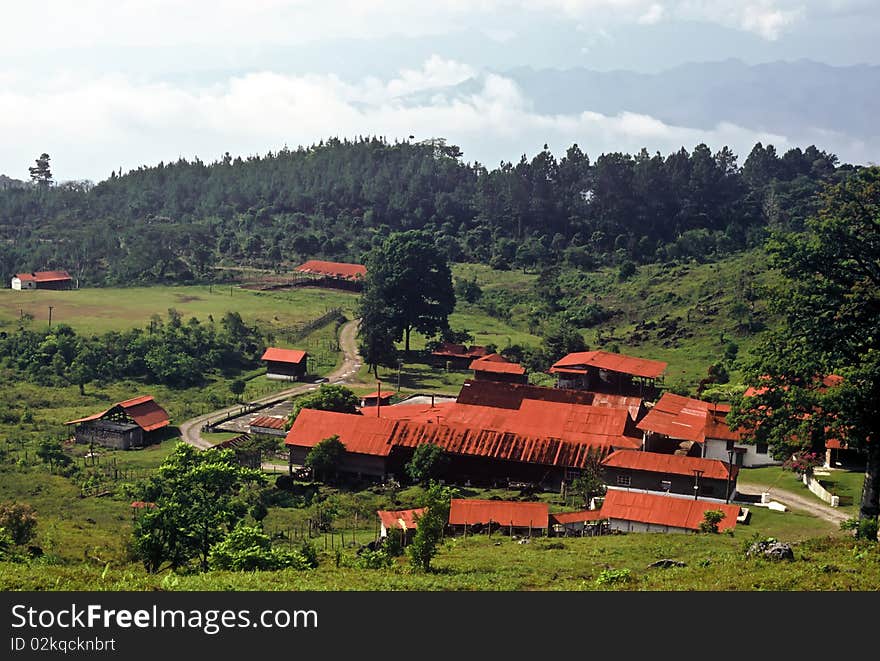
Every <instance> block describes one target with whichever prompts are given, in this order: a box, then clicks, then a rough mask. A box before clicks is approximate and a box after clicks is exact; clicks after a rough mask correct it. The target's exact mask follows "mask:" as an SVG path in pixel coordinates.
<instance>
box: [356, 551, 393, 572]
mask: <svg viewBox="0 0 880 661" xmlns="http://www.w3.org/2000/svg"><path fill="white" fill-rule="evenodd" d="M393 562H394V561H393V560H392V559H391V556H390V555H388V554H387V553H386V552H385V551H384V550H383V549H376V550H375V551H370V550H367V549H365V550H364V551H362V552H361V554H360V555H359V556H358V558H357V560H356V561H355V566H357V567H359V568H360V569H385V568H386V567H390V566H391V564H392V563H393Z"/></svg>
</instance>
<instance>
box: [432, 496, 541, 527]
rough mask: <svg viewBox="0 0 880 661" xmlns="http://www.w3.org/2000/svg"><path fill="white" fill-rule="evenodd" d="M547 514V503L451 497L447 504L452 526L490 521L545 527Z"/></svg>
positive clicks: (520, 525)
mask: <svg viewBox="0 0 880 661" xmlns="http://www.w3.org/2000/svg"><path fill="white" fill-rule="evenodd" d="M549 515H550V509H549V507H548V506H547V503H527V502H520V501H513V500H478V499H469V498H453V499H452V501H451V502H450V504H449V523H450V524H451V525H454V526H460V525H464V524H467V525H471V524H474V523H483V524H487V523H489V522H490V521H491V522H492V523H498V524H500V525H502V526H514V527H516V528H528V527H529V526H531V527H532V528H546V527H547V523H548V518H549Z"/></svg>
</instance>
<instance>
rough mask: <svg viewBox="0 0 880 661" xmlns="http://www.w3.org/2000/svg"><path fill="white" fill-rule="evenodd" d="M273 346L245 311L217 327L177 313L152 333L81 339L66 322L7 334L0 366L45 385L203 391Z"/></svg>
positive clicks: (1, 341) (0, 341)
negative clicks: (127, 383)
mask: <svg viewBox="0 0 880 661" xmlns="http://www.w3.org/2000/svg"><path fill="white" fill-rule="evenodd" d="M264 348H265V344H264V342H263V338H262V337H261V336H260V335H259V333H258V332H257V330H256V329H254V328H252V327H250V326H248V325H247V324H245V323H244V322H243V321H242V318H241V316H240V315H239V314H238V313H237V312H227V313H226V314H225V315H224V316H223V318H222V319H221V320H220V322H219V324H215V323H214V321H213V320H211V321H209V322H208V323H202V322H200V321H199V320H198V319H196V318H195V317H193V318H191V319H190V320H189V321H186V322H185V321H183V319H182V318H181V316H180V314H179V313H178V312H177V311H175V310H174V309H173V308H172V309H170V310H169V311H168V318H167V319H166V320H163V319H161V318H160V317H159V316H158V315H156V316H155V317H154V318H153V320H152V321H151V322H150V326H149V327H148V328H133V329H130V330H126V331H112V332H109V333H105V334H103V335H99V336H94V337H85V336H82V335H78V334H77V333H76V331H75V330H74V329H73V328H71V327H70V326H67V325H66V324H58V325H57V326H54V327H52V328H50V329H45V330H39V331H37V330H32V329H27V328H22V329H20V330H18V331H17V332H14V333H9V334H6V333H3V334H2V335H0V364H4V365H5V366H6V367H7V368H10V369H12V370H14V371H16V372H17V373H18V374H20V375H22V376H23V377H24V378H26V379H29V380H32V381H34V382H36V383H39V384H41V385H54V386H59V385H68V384H76V385H78V386H79V387H80V391H81V392H82V391H83V389H84V387H85V385H86V384H88V383H89V382H91V381H118V380H120V379H126V378H139V379H144V380H146V381H148V382H151V383H161V384H165V385H169V386H172V387H187V386H193V385H198V384H199V383H201V382H202V380H203V379H204V375H205V374H206V373H207V372H210V371H213V370H217V369H223V370H237V369H242V368H247V367H255V366H257V365H258V364H259V356H260V351H261V350H262V349H264Z"/></svg>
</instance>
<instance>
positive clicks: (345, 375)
mask: <svg viewBox="0 0 880 661" xmlns="http://www.w3.org/2000/svg"><path fill="white" fill-rule="evenodd" d="M357 326H358V320H357V319H354V320H353V321H348V322H346V323H345V324H343V326H342V328H341V329H340V331H339V347H340V348H341V349H342V354H343V358H342V364H341V365H340V366H339V367H338V368H336V369H335V370H334V371H333V372H331V373H330V374H329V375H328V376H327V381H328V382H330V383H351V382H352V381H355V380H356V379H357V373H358V370H359V369H360V367H361V357H360V354H358V350H357V342H356V340H355V337H356V335H357ZM317 388H318V386H317V385H315V384H313V383H306V384H301V385H298V386H294V387H292V388H287V389H286V390H281V391H279V392H276V393H272V394H271V395H267V396H265V397H260V398H259V399H255V400H253V403H255V404H271V403H274V402H278V401H281V400H283V399H287V398H288V397H292V396H293V395H301V394H303V393H306V392H309V391H310V390H316V389H317ZM241 409H242V406H241V405H240V404H238V405H236V406H229V407H227V408H225V409H219V410H217V411H212V412H211V413H206V414H205V415H200V416H199V417H197V418H192V419H190V420H187V421H186V422H183V423H181V425H180V436H181V438H182V439H183V440H184V442H186V443H189V444H190V445H193V446H195V447H197V448H201V449H205V448H209V447H211V445H212V444H211V443H210V442H209V441H206V440H205V439H203V438H202V427H204V426H205V425H206V424H209V423H210V422H211V421H212V420H219V419H221V418H224V417H226V416H227V415H228V414H230V413H235V412H237V411H240V410H241Z"/></svg>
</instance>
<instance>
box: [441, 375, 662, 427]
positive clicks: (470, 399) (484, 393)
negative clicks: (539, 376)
mask: <svg viewBox="0 0 880 661" xmlns="http://www.w3.org/2000/svg"><path fill="white" fill-rule="evenodd" d="M525 399H536V400H540V401H544V402H561V403H565V404H588V405H591V406H602V407H607V408H617V409H626V410H627V411H628V413H629V416H630V418H632V420H633V421H636V422H637V421H638V420H641V419H642V417H643V416H644V414H645V413H647V409H646V408H645V403H644V401H643V400H642V399H641V398H640V397H625V396H623V395H609V394H606V393H595V392H588V391H586V390H563V389H560V388H546V387H544V386H533V385H529V384H510V383H500V382H492V381H475V380H472V379H468V380H467V381H465V382H464V384H462V387H461V390H460V391H459V393H458V397H457V399H456V401H458V403H459V404H476V405H478V406H491V407H494V408H503V409H518V408H519V407H520V406H521V405H522V402H523V400H525Z"/></svg>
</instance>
